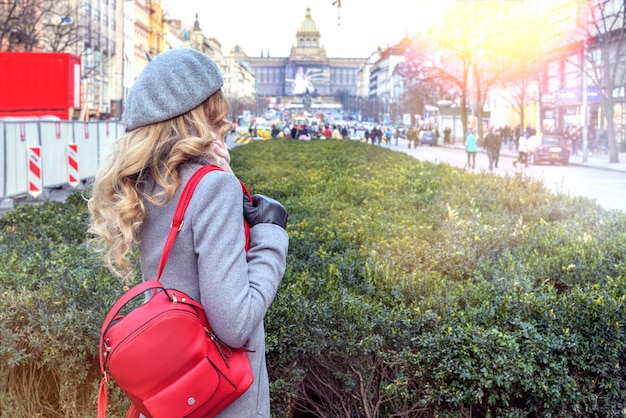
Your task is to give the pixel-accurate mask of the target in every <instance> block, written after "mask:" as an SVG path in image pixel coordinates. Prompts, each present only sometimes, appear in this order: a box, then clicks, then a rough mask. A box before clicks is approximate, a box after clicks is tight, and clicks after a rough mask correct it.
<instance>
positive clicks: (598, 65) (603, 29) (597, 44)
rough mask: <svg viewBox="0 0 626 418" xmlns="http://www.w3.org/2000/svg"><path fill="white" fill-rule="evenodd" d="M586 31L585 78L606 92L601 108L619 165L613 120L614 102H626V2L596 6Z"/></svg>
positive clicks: (611, 153) (614, 159)
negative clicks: (625, 87)
mask: <svg viewBox="0 0 626 418" xmlns="http://www.w3.org/2000/svg"><path fill="white" fill-rule="evenodd" d="M583 29H584V31H585V38H586V41H585V45H584V48H583V51H584V52H583V69H582V70H583V74H584V76H586V77H587V78H588V80H589V81H590V82H591V84H593V85H595V86H596V87H597V88H598V89H599V90H600V91H601V92H603V94H601V95H600V106H601V109H602V115H603V118H604V121H605V123H606V134H607V142H608V147H609V162H610V163H619V149H618V147H617V139H616V135H615V123H614V120H613V117H614V105H615V101H616V99H618V98H619V99H623V97H624V88H623V86H624V83H625V82H626V42H625V41H626V2H624V1H615V0H599V1H597V2H595V7H591V8H590V9H589V19H588V21H587V24H586V25H583ZM585 93H586V92H583V94H585ZM620 96H621V97H620ZM625 140H626V139H625Z"/></svg>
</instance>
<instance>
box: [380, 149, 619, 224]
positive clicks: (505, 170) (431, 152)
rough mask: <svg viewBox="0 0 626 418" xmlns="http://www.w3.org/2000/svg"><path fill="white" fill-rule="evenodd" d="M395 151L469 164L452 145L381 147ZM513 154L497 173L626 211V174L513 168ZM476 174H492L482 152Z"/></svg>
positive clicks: (462, 152)
mask: <svg viewBox="0 0 626 418" xmlns="http://www.w3.org/2000/svg"><path fill="white" fill-rule="evenodd" d="M381 146H382V147H389V148H390V149H392V150H398V151H400V152H404V153H407V154H409V155H411V156H413V157H415V158H417V159H419V160H424V161H430V162H435V163H447V164H450V165H452V166H455V167H461V168H462V167H465V164H466V162H467V157H466V155H467V154H466V152H465V150H464V149H460V148H453V147H451V146H436V147H430V146H421V147H418V148H417V149H415V148H412V149H408V147H407V143H406V141H404V142H403V141H402V140H400V143H399V144H398V146H397V147H396V146H395V145H390V146H387V145H381ZM512 155H513V152H512V151H510V152H506V151H505V152H503V153H502V154H501V155H500V163H499V164H498V168H497V169H494V170H493V173H494V174H498V175H506V174H513V173H515V172H523V173H524V175H528V176H532V177H533V178H536V179H540V180H542V181H543V182H544V184H545V185H546V186H547V187H548V188H549V189H550V190H552V191H554V192H556V193H563V194H566V195H570V196H582V197H586V198H589V199H592V200H595V201H596V203H598V204H599V205H600V206H602V207H604V208H605V209H617V210H621V211H625V212H626V173H625V172H619V171H610V170H605V169H599V168H592V167H581V166H576V165H568V166H561V165H549V164H545V165H538V166H532V165H531V166H529V167H528V168H526V167H521V166H520V165H519V164H518V166H517V167H514V166H513V160H514V159H515V158H514V157H513V156H512ZM474 171H486V172H488V171H489V160H488V159H487V154H486V153H484V152H482V150H481V151H479V152H478V154H477V155H476V168H475V170H474Z"/></svg>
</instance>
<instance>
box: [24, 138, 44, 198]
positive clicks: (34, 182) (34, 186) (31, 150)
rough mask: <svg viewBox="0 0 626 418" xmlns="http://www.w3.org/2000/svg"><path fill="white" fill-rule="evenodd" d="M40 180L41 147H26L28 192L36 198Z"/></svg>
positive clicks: (40, 185) (39, 190) (40, 183)
mask: <svg viewBox="0 0 626 418" xmlns="http://www.w3.org/2000/svg"><path fill="white" fill-rule="evenodd" d="M42 188H43V186H42V181H41V147H40V146H39V145H33V146H30V147H28V194H29V195H31V196H32V197H34V198H37V197H38V196H39V195H40V194H41V190H42Z"/></svg>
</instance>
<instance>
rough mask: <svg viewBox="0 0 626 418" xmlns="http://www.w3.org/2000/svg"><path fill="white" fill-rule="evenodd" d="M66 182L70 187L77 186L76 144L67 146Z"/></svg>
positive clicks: (78, 179) (78, 181) (78, 177)
mask: <svg viewBox="0 0 626 418" xmlns="http://www.w3.org/2000/svg"><path fill="white" fill-rule="evenodd" d="M67 182H68V183H69V184H70V186H72V187H74V188H75V187H76V186H78V184H79V183H80V176H79V172H78V144H75V143H74V144H68V146H67Z"/></svg>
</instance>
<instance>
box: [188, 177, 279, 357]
mask: <svg viewBox="0 0 626 418" xmlns="http://www.w3.org/2000/svg"><path fill="white" fill-rule="evenodd" d="M205 180H206V181H205ZM198 187H199V188H200V190H199V191H197V192H196V193H198V192H200V193H202V194H203V195H204V196H206V197H208V198H203V199H198V201H197V202H193V201H192V203H191V204H194V206H195V207H194V210H193V217H192V220H191V221H192V229H193V241H194V248H195V250H196V252H197V263H198V266H197V268H198V276H199V278H198V280H199V289H200V300H201V303H202V305H203V306H204V308H205V312H206V315H207V318H208V320H209V323H210V325H211V328H212V329H213V331H214V332H215V333H216V335H217V336H218V337H219V338H220V339H221V340H222V341H223V342H224V343H226V344H228V345H229V346H232V347H240V346H242V345H244V344H246V342H247V341H248V339H249V337H250V335H251V334H252V332H253V331H254V330H255V329H256V328H257V327H258V326H259V324H260V323H261V322H262V321H263V318H264V316H265V314H266V313H267V310H268V308H269V306H270V304H271V303H272V301H273V300H274V296H275V295H276V291H277V289H278V285H279V284H280V282H281V280H282V277H283V274H284V272H285V267H286V256H287V248H288V236H287V233H286V232H285V230H284V229H282V228H281V227H279V226H277V225H272V224H257V225H256V226H255V227H254V228H252V229H251V231H250V238H251V247H250V250H249V251H248V252H247V253H246V251H245V249H244V244H245V238H244V228H243V194H242V190H241V185H240V184H239V181H238V180H237V178H236V177H235V176H234V175H232V174H230V173H222V172H219V173H215V175H214V174H213V173H212V174H211V176H206V177H205V178H204V179H203V180H202V181H201V182H200V184H199V185H198ZM194 197H195V196H194ZM191 204H190V208H191ZM250 349H252V350H254V347H250Z"/></svg>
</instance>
